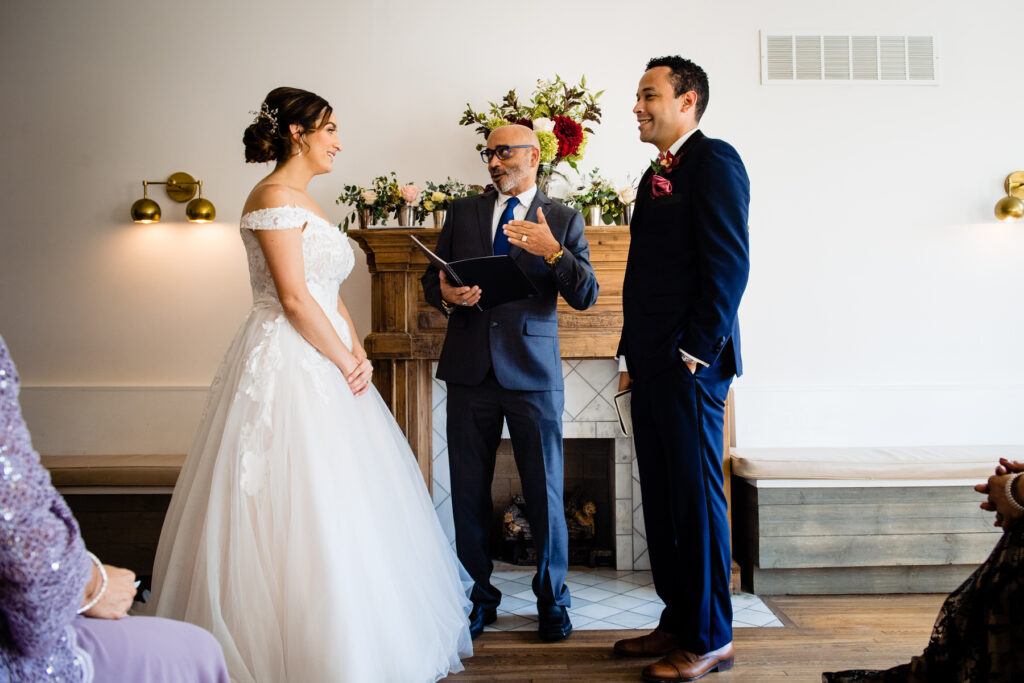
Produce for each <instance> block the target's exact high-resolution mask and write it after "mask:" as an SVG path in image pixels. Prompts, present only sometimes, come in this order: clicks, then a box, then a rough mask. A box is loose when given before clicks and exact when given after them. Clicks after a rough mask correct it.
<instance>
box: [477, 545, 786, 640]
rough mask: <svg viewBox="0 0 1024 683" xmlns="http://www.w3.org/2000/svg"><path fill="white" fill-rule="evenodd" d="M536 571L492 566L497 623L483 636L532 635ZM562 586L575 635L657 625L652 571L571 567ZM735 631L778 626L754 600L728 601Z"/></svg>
mask: <svg viewBox="0 0 1024 683" xmlns="http://www.w3.org/2000/svg"><path fill="white" fill-rule="evenodd" d="M533 574H534V571H533V569H532V568H531V567H518V566H516V565H512V564H505V563H502V562H496V563H495V565H494V573H493V575H492V578H491V582H492V583H493V584H494V586H495V587H496V588H497V589H498V590H500V591H501V593H502V598H501V604H500V605H499V606H498V620H497V621H496V622H494V623H493V624H491V625H490V626H488V627H487V628H486V629H485V630H487V631H535V630H536V629H537V605H536V597H535V596H534V595H533V590H532V589H531V588H530V582H531V581H532V580H533ZM565 584H566V585H567V586H568V587H569V591H570V592H571V594H572V607H570V608H569V615H570V617H571V618H572V624H573V628H574V629H577V630H584V631H586V630H602V629H604V630H607V629H625V628H632V629H641V630H650V629H653V628H654V627H655V626H657V625H658V617H660V616H661V610H662V608H663V607H664V604H663V603H662V602H661V600H659V599H658V594H657V593H655V592H654V580H653V579H652V578H651V573H650V572H644V571H618V570H615V569H605V568H600V569H588V568H586V567H572V568H570V569H569V573H568V575H567V576H566V581H565ZM732 625H733V628H741V627H744V626H754V627H764V626H769V627H772V626H776V627H781V626H782V622H781V621H779V619H778V617H776V616H775V615H774V614H772V611H771V610H770V609H768V607H767V606H766V605H765V604H764V603H763V602H762V601H761V599H760V598H759V597H757V596H756V595H751V594H750V593H737V594H736V595H733V596H732Z"/></svg>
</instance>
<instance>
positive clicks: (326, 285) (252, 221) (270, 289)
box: [241, 206, 355, 307]
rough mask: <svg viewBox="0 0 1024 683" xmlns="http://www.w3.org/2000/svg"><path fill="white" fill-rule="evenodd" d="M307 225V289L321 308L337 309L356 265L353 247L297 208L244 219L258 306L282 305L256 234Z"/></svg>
mask: <svg viewBox="0 0 1024 683" xmlns="http://www.w3.org/2000/svg"><path fill="white" fill-rule="evenodd" d="M303 225H305V226H306V229H305V230H303V231H302V259H303V263H304V267H305V272H306V286H307V287H309V291H310V292H311V293H312V294H313V296H314V297H315V298H316V299H317V300H318V301H320V303H321V305H323V306H325V307H333V306H335V305H336V303H335V301H334V298H335V297H337V296H338V287H339V286H340V285H341V282H342V280H344V279H345V278H346V277H348V274H349V273H350V272H352V266H353V265H354V264H355V254H353V252H352V245H351V244H349V241H348V238H346V237H345V236H344V234H343V233H342V232H341V231H340V230H338V229H337V228H336V227H334V226H333V225H331V224H330V223H328V222H327V221H325V220H324V219H323V218H321V217H320V216H318V215H317V214H315V213H313V212H312V211H310V210H309V209H303V208H301V207H297V206H281V207H274V208H269V209H257V210H256V211H250V212H249V213H247V214H245V215H244V216H242V221H241V229H242V242H243V243H244V244H245V252H246V256H247V257H248V259H249V283H250V284H251V285H252V298H253V302H254V303H264V302H274V303H279V300H278V297H277V290H276V289H275V287H274V280H273V279H272V278H271V277H270V269H269V268H268V267H267V260H266V258H264V256H263V250H262V249H260V245H259V242H258V241H257V239H256V235H255V234H253V231H254V230H287V229H289V228H301V227H302V226H303Z"/></svg>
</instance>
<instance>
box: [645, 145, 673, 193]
mask: <svg viewBox="0 0 1024 683" xmlns="http://www.w3.org/2000/svg"><path fill="white" fill-rule="evenodd" d="M678 163H679V157H677V156H675V155H674V154H672V152H669V151H664V152H662V153H661V154H659V155H658V158H657V159H655V160H653V161H652V162H651V170H652V171H654V175H653V176H651V197H652V198H653V197H664V196H666V195H670V194H672V181H670V180H669V179H668V178H666V177H665V175H666V174H668V173H671V172H672V169H674V168H675V167H676V164H678Z"/></svg>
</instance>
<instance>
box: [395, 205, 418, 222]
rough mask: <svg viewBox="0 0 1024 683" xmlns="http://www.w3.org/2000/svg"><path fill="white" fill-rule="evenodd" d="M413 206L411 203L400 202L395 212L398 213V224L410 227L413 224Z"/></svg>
mask: <svg viewBox="0 0 1024 683" xmlns="http://www.w3.org/2000/svg"><path fill="white" fill-rule="evenodd" d="M414 208H415V207H413V205H412V204H408V203H406V204H402V205H401V206H400V207H398V210H397V211H395V213H396V214H397V215H398V224H399V225H401V226H403V227H411V226H412V225H413V210H414Z"/></svg>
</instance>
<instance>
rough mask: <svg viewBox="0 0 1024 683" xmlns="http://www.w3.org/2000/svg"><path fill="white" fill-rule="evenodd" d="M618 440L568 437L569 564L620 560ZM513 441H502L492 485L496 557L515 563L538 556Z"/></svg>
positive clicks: (607, 563) (565, 448)
mask: <svg viewBox="0 0 1024 683" xmlns="http://www.w3.org/2000/svg"><path fill="white" fill-rule="evenodd" d="M614 448H615V441H614V440H613V439H566V440H565V441H564V442H563V451H564V471H565V477H564V486H563V492H564V504H565V513H566V524H567V526H568V529H569V564H577V565H578V564H585V565H589V566H598V565H600V566H608V567H614V566H615V534H614V531H615V520H614V516H615V489H614V485H615V469H614V468H615V458H614ZM522 493H523V488H522V484H521V483H520V481H519V472H518V471H517V470H516V464H515V459H514V456H513V453H512V442H511V441H509V440H508V439H503V440H502V442H501V445H500V446H499V447H498V452H497V458H496V461H495V466H494V480H493V483H492V485H491V501H492V504H493V507H494V510H493V515H492V520H493V524H492V531H491V557H492V558H494V559H501V560H504V561H506V562H513V563H515V564H522V565H532V564H534V562H535V561H536V555H535V552H534V550H533V541H532V534H531V532H530V530H529V528H528V526H529V524H528V522H527V521H526V518H525V514H523V513H524V512H525V510H524V509H523V508H524V507H525V505H528V504H529V503H528V502H525V503H524V501H523V498H522Z"/></svg>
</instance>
